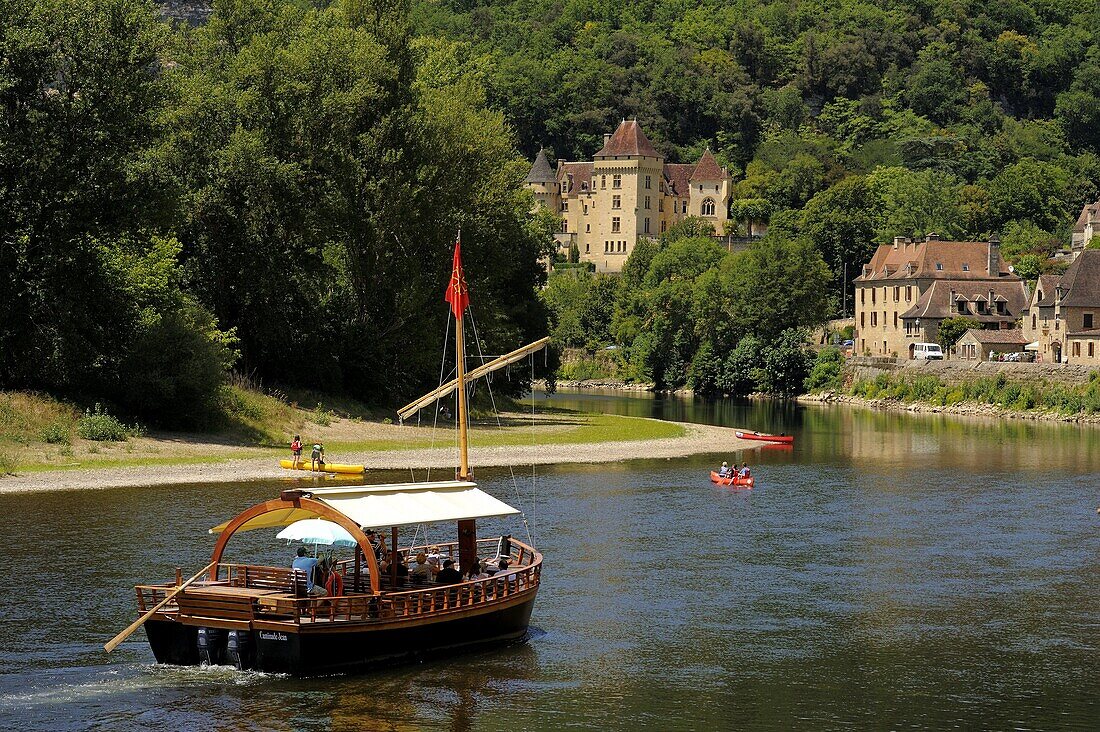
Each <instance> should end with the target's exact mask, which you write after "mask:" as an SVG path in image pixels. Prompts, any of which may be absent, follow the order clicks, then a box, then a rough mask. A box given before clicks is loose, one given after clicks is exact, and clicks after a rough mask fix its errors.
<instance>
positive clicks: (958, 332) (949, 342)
mask: <svg viewBox="0 0 1100 732" xmlns="http://www.w3.org/2000/svg"><path fill="white" fill-rule="evenodd" d="M981 327H982V324H981V323H979V322H978V321H977V320H974V319H973V318H966V317H961V316H956V317H954V318H945V319H944V320H942V321H940V330H939V342H940V346H941V347H942V348H943V352H944V353H950V351H951V349H952V348H954V347H955V344H956V343H958V342H959V339H960V338H962V337H963V335H965V334H966V331H968V330H970V329H971V328H977V329H981Z"/></svg>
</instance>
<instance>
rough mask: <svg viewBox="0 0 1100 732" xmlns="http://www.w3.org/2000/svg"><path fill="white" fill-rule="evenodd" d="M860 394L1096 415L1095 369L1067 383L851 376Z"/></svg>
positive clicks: (1099, 392) (1099, 400)
mask: <svg viewBox="0 0 1100 732" xmlns="http://www.w3.org/2000/svg"><path fill="white" fill-rule="evenodd" d="M848 393H849V394H850V395H851V396H854V397H859V398H862V399H890V400H894V401H898V402H903V403H923V404H930V405H933V406H939V407H955V406H958V405H964V404H975V405H988V406H993V407H999V408H1001V409H1006V410H1011V411H1015V412H1032V411H1034V412H1042V413H1049V414H1055V415H1058V416H1061V417H1090V416H1093V415H1098V414H1100V373H1098V372H1093V373H1092V375H1091V377H1090V378H1089V381H1088V382H1087V383H1084V384H1077V385H1066V384H1058V383H1051V382H1048V381H1045V380H1037V381H1033V382H1018V381H1009V380H1007V379H1006V378H1005V376H1004V375H1003V374H998V375H996V376H986V377H981V378H978V379H974V380H972V381H966V382H963V383H959V384H948V383H946V382H944V381H943V380H941V379H939V378H937V377H935V376H929V375H918V376H911V375H909V374H905V373H884V374H879V375H878V376H876V377H875V378H873V379H862V380H857V381H855V382H854V383H853V384H852V386H851V388H850V389H849V390H848Z"/></svg>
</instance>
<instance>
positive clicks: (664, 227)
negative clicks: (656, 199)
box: [661, 221, 668, 234]
mask: <svg viewBox="0 0 1100 732" xmlns="http://www.w3.org/2000/svg"><path fill="white" fill-rule="evenodd" d="M667 229H668V222H667V221H662V222H661V233H662V234H663V233H665V231H666V230H667Z"/></svg>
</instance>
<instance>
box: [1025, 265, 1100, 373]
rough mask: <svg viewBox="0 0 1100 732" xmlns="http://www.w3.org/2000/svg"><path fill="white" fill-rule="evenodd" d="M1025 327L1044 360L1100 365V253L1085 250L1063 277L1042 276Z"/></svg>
mask: <svg viewBox="0 0 1100 732" xmlns="http://www.w3.org/2000/svg"><path fill="white" fill-rule="evenodd" d="M1023 327H1024V335H1025V336H1027V338H1028V340H1029V341H1036V342H1038V348H1039V351H1038V355H1039V358H1040V359H1042V360H1043V361H1046V362H1050V363H1100V250H1097V249H1086V250H1083V251H1081V252H1080V253H1079V255H1078V256H1077V258H1076V259H1075V260H1073V264H1071V265H1070V266H1069V269H1067V270H1066V272H1065V274H1063V275H1061V276H1057V275H1042V276H1040V277H1039V281H1038V282H1037V283H1036V285H1035V292H1034V293H1032V296H1031V306H1030V308H1029V312H1028V317H1027V318H1025V319H1024V324H1023Z"/></svg>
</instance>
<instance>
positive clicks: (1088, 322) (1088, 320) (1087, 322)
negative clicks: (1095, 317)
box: [1085, 313, 1092, 330]
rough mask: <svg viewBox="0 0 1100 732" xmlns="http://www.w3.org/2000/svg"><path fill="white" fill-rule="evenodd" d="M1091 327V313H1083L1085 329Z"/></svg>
mask: <svg viewBox="0 0 1100 732" xmlns="http://www.w3.org/2000/svg"><path fill="white" fill-rule="evenodd" d="M1090 328H1092V313H1085V330H1088V329H1090Z"/></svg>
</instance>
